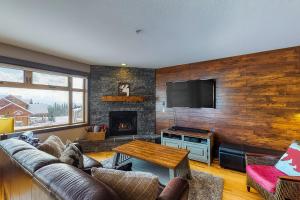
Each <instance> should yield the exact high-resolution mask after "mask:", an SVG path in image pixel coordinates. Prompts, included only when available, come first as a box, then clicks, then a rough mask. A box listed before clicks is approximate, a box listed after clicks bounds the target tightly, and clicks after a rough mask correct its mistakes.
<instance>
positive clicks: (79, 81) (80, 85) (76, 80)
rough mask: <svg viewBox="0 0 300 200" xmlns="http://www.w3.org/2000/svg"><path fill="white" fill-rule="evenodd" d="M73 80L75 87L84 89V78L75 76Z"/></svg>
mask: <svg viewBox="0 0 300 200" xmlns="http://www.w3.org/2000/svg"><path fill="white" fill-rule="evenodd" d="M72 81H73V82H72V85H73V88H76V89H83V82H84V79H83V78H78V77H73V78H72Z"/></svg>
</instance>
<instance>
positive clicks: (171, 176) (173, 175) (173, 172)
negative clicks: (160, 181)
mask: <svg viewBox="0 0 300 200" xmlns="http://www.w3.org/2000/svg"><path fill="white" fill-rule="evenodd" d="M175 171H176V170H175V169H169V177H170V180H171V179H173V178H175V177H176V173H175Z"/></svg>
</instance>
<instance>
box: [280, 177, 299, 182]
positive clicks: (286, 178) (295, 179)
mask: <svg viewBox="0 0 300 200" xmlns="http://www.w3.org/2000/svg"><path fill="white" fill-rule="evenodd" d="M279 179H280V180H284V181H294V182H299V183H300V176H280V177H279Z"/></svg>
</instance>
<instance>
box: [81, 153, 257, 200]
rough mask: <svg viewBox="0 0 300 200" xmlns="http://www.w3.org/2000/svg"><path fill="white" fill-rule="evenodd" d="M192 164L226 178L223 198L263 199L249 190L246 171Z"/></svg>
mask: <svg viewBox="0 0 300 200" xmlns="http://www.w3.org/2000/svg"><path fill="white" fill-rule="evenodd" d="M87 155H88V156H91V157H92V158H94V159H96V160H98V161H101V160H105V159H107V158H110V157H112V156H113V155H114V153H113V152H97V153H88V154H87ZM190 166H191V169H193V170H197V171H201V172H206V173H209V174H212V175H215V176H219V177H222V178H223V179H224V191H223V200H262V198H261V197H260V196H259V195H258V194H257V192H256V191H255V190H254V189H252V188H251V192H247V190H246V175H245V173H241V172H237V171H233V170H228V169H223V168H221V167H220V166H219V165H218V162H217V161H214V163H213V164H212V165H211V166H208V165H207V164H205V163H201V162H197V161H190Z"/></svg>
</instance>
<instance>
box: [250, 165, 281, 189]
mask: <svg viewBox="0 0 300 200" xmlns="http://www.w3.org/2000/svg"><path fill="white" fill-rule="evenodd" d="M246 171H247V175H248V176H250V177H251V178H252V179H253V180H255V182H257V183H258V184H259V185H260V186H261V187H263V188H264V189H265V190H267V191H268V192H272V193H274V192H275V190H276V184H277V180H278V177H279V176H285V175H286V174H285V173H283V172H281V171H279V170H278V169H276V168H275V167H274V166H267V165H248V166H247V167H246Z"/></svg>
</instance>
